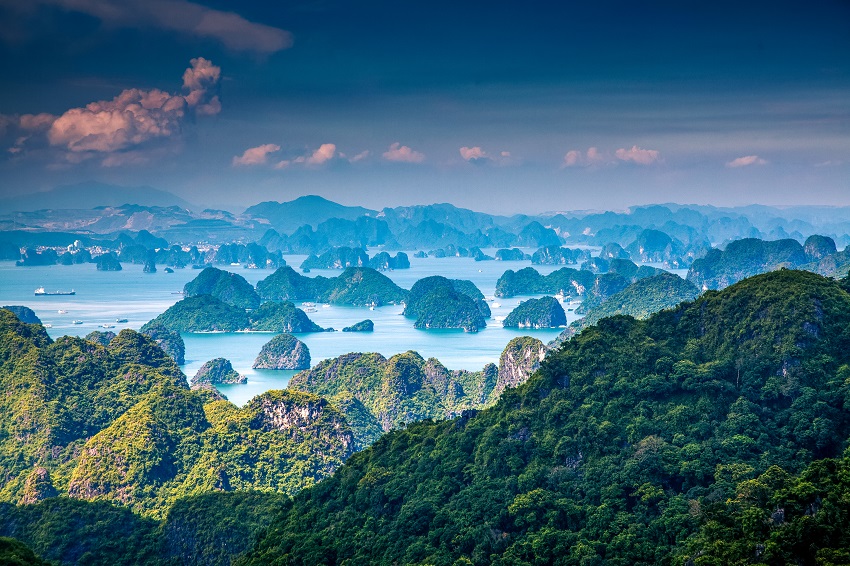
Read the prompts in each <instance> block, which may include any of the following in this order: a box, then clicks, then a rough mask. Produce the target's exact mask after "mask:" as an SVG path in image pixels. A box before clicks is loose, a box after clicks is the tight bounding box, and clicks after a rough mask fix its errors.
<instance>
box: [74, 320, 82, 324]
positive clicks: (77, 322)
mask: <svg viewBox="0 0 850 566" xmlns="http://www.w3.org/2000/svg"><path fill="white" fill-rule="evenodd" d="M82 323H83V321H82V320H75V321H74V324H82Z"/></svg>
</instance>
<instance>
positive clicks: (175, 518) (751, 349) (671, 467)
mask: <svg viewBox="0 0 850 566" xmlns="http://www.w3.org/2000/svg"><path fill="white" fill-rule="evenodd" d="M849 293H850V279H848V278H846V279H844V280H843V281H841V282H835V281H833V280H829V279H825V278H823V277H821V276H819V275H816V274H812V273H807V272H798V271H788V270H783V271H776V272H772V273H769V274H765V275H760V276H757V277H752V278H750V279H746V280H744V281H742V282H740V283H737V284H735V285H732V286H730V287H728V288H726V289H724V290H723V291H710V292H707V293H705V294H704V295H703V296H702V297H700V298H698V299H697V300H695V301H694V302H691V303H686V304H684V305H682V306H680V307H678V308H675V309H671V310H666V311H663V312H661V313H659V314H656V315H653V316H651V317H649V318H648V319H647V320H643V321H641V320H635V319H634V318H631V317H627V316H615V317H611V318H606V319H603V320H601V321H600V322H599V323H598V324H597V325H596V326H593V327H590V328H587V329H585V330H584V331H583V332H582V333H581V334H579V335H578V336H576V337H575V338H573V339H572V340H570V341H569V342H567V343H565V344H564V345H563V346H562V347H561V348H560V349H558V350H556V351H553V352H550V353H549V354H548V356H547V357H546V358H545V360H544V361H543V363H542V366H541V367H540V370H539V371H538V372H537V373H536V374H535V375H534V376H533V377H532V378H531V379H530V380H529V381H528V382H527V383H525V384H523V385H520V386H518V387H516V388H509V389H506V390H505V391H504V392H503V394H502V396H501V398H500V399H499V401H498V402H497V403H496V404H495V405H494V406H492V407H491V408H488V409H485V410H482V411H480V412H476V411H467V412H464V413H462V414H461V416H460V417H458V418H456V419H454V420H450V421H442V422H432V421H423V422H419V423H414V424H408V425H407V426H406V427H405V428H404V429H403V430H394V431H392V432H389V433H387V434H385V435H384V436H382V437H381V438H380V439H379V440H377V442H375V443H374V444H373V445H372V446H371V447H370V448H368V449H366V450H364V451H362V452H359V453H356V454H354V455H353V456H351V457H350V458H349V459H348V461H347V463H346V464H345V465H343V466H342V467H341V468H339V469H338V470H337V471H336V473H335V474H333V476H331V477H330V478H328V479H326V480H324V481H322V482H320V483H318V484H316V485H314V486H313V487H310V488H308V489H304V490H302V491H300V492H299V493H298V494H296V495H295V496H294V497H293V498H291V499H288V498H283V497H281V496H276V497H278V498H279V499H277V500H271V499H266V497H270V496H266V495H263V494H257V493H255V492H245V493H227V494H222V493H208V494H206V495H195V496H189V497H187V498H183V499H177V500H175V501H174V502H173V503H172V506H171V507H170V509H171V510H170V511H169V512H168V515H167V517H166V518H165V519H164V520H161V521H160V522H158V523H157V522H155V521H151V520H149V519H143V518H140V517H139V516H138V515H135V514H133V513H131V512H130V510H128V509H126V508H120V507H115V506H113V505H110V504H108V503H106V502H94V503H92V502H84V501H77V500H74V499H69V498H62V497H60V498H49V499H46V500H44V501H41V502H40V503H37V504H33V505H22V506H18V507H16V506H13V505H0V535H2V536H9V537H13V538H15V539H17V540H19V541H21V542H23V543H24V544H26V545H27V546H29V547H30V548H32V549H33V550H35V551H36V553H37V554H39V555H40V556H42V557H44V558H47V559H50V560H57V561H61V562H62V563H65V564H72V563H89V564H127V563H137V564H152V565H153V564H156V565H164V564H226V563H228V561H229V560H230V559H231V558H232V557H236V563H237V564H240V565H242V566H248V565H254V564H256V565H259V564H263V565H265V564H292V565H298V564H305V565H306V564H310V565H315V564H388V565H389V564H422V565H425V564H433V565H469V564H482V565H483V564H497V565H508V564H510V565H532V564H533V565H538V564H540V565H542V564H582V565H586V564H614V565H620V564H622V565H626V564H629V565H631V564H671V565H674V564H676V565H683V566H684V565H691V564H693V565H725V564H771V565H773V564H776V565H779V564H805V565H808V564H811V565H815V564H823V565H828V564H836V565H837V564H847V563H848V562H850V553H848V548H850V449H848V438H850V294H849ZM3 316H5V314H4V313H2V312H0V317H3ZM0 321H3V322H5V323H7V324H12V325H13V326H14V332H11V333H10V332H8V328H4V334H3V336H4V339H3V341H2V342H0V345H2V349H0V355H2V358H0V359H2V360H3V364H4V365H3V368H2V369H3V375H4V376H6V375H8V370H9V367H10V366H9V365H8V364H13V365H14V364H15V363H20V362H17V361H15V360H20V359H23V358H28V357H29V358H33V357H34V356H36V357H37V356H39V355H41V351H42V350H49V349H50V348H51V344H50V340H49V338H47V336H46V335H45V334H44V332H43V330H41V329H40V327H38V326H36V325H24V324H21V323H20V322H17V319H14V320H12V319H9V320H6V318H0ZM122 336H123V339H125V340H126V339H127V338H131V337H132V335H130V334H127V335H125V333H124V332H122V334H121V335H119V337H118V338H116V339H114V340H113V341H115V340H119V343H118V344H116V345H120V344H121V342H120V341H121V340H122ZM57 344H59V342H57ZM110 344H111V345H110V350H111V349H112V348H113V346H112V343H110ZM92 347H93V348H95V351H100V350H98V348H100V347H98V346H92ZM133 352H135V349H133V348H127V349H126V350H125V358H126V359H127V360H136V361H137V362H138V359H137V358H138V357H139V356H138V355H135V354H133ZM72 359H75V357H74V356H72ZM124 363H131V362H130V361H127V362H124ZM48 369H49V364H48ZM139 371H140V370H139ZM16 375H17V374H16ZM53 375H57V372H56V371H55V370H54V371H53ZM358 375H360V374H358V372H356V371H354V372H352V373H351V376H352V379H354V378H356V377H357V376H358ZM57 382H58V383H60V384H61V383H62V380H61V379H58V380H57ZM32 384H33V386H36V385H37V382H32ZM4 385H5V384H4ZM40 390H41V391H44V390H45V388H44V386H41V389H40ZM188 393H189V392H187V393H186V394H188ZM197 394H198V395H202V393H201V392H199V393H197ZM285 394H286V393H285V392H283V393H281V392H279V393H274V394H270V395H269V396H268V398H266V399H258V400H255V402H252V403H251V404H249V406H248V407H246V408H245V410H246V411H249V413H248V414H249V415H252V416H250V417H248V420H250V422H251V423H252V426H253V427H255V428H257V429H259V430H265V429H266V428H268V427H271V426H273V425H274V423H275V422H280V420H281V419H280V417H282V416H283V415H280V414H279V413H276V412H275V411H273V410H267V409H269V408H271V407H272V406H274V403H275V402H276V401H278V400H279V399H277V396H280V395H285ZM289 394H294V393H289ZM206 395H207V397H204V399H205V400H206V403H205V404H204V406H203V408H204V412H205V414H206V415H207V418H208V420H209V422H210V424H212V425H213V426H217V425H216V423H222V422H224V421H227V420H228V419H230V421H229V422H231V423H234V422H236V421H238V419H235V420H234V419H233V416H234V415H235V412H237V411H239V410H238V409H236V408H234V407H232V405H229V404H228V403H227V402H225V401H215V400H213V399H212V397H211V396H210V394H206ZM301 395H304V394H301ZM51 398H53V397H51ZM148 402H149V403H150V402H152V401H150V400H149V401H148ZM29 403H32V402H31V401H30V402H29ZM301 403H302V404H301V405H299V406H300V407H301V409H299V410H298V411H295V413H294V414H303V413H304V412H305V411H306V412H307V413H309V412H310V411H316V410H319V409H321V410H326V411H327V414H326V418H324V419H322V420H321V423H322V424H321V425H319V426H318V429H319V430H320V431H325V433H326V434H330V433H331V432H332V431H339V427H340V426H341V423H342V422H343V419H342V417H341V415H339V414H338V413H336V411H335V410H334V409H333V408H332V407H330V406H328V405H322V403H321V400H320V399H319V398H318V397H312V396H309V397H307V398H302V400H301ZM305 403H306V404H305ZM32 406H35V405H32ZM54 406H55V405H54ZM184 406H185V401H184ZM21 408H22V407H15V409H16V411H11V410H10V409H11V407H3V409H4V412H3V413H2V414H5V415H10V414H20V413H19V412H17V411H19V410H20V409H21ZM342 412H345V411H344V410H343V411H342ZM276 414H277V416H276ZM287 418H292V417H287ZM187 424H188V423H187ZM18 426H19V427H20V426H22V425H21V424H20V423H19V424H18ZM190 426H191V425H190ZM231 426H232V425H231ZM3 430H4V436H3V438H4V439H5V440H4V444H3V445H2V447H3V449H4V453H7V452H6V451H7V450H8V449H9V448H10V447H14V445H15V443H16V442H18V443H19V442H20V438H21V436H20V432H21V429H18V430H17V433H18V437H17V439H18V440H13V437H12V436H11V435H9V433H8V432H7V431H10V430H12V428H11V427H10V426H9V425H8V424H6V425H5V426H4V429H3ZM239 430H241V429H238V428H236V429H235V430H234V432H235V433H236V436H237V437H238V436H239V435H240V434H244V433H240V432H237V431H239ZM234 438H235V437H234ZM347 438H349V441H350V442H354V437H353V436H348V437H347ZM48 445H49V443H48ZM112 445H113V446H114V443H113V444H112ZM238 446H239V445H238V444H230V445H229V447H228V449H227V450H224V451H222V452H219V453H218V456H217V457H218V458H221V457H224V455H228V454H230V455H234V454H239V453H240V451H241V450H243V449H242V448H238ZM36 452H37V453H40V454H42V455H44V454H46V453H49V452H50V451H49V450H48V451H45V450H41V451H40V452H39V451H38V450H36ZM26 457H27V456H26V455H25V454H24V455H22V456H21V457H19V459H22V458H26ZM14 461H15V460H14V459H13V460H9V459H6V460H4V462H3V465H4V469H5V467H8V466H10V465H11V464H10V462H12V463H13V462H14ZM211 464H212V462H210V463H208V464H207V468H206V469H209V470H215V469H216V468H215V466H214V465H211ZM246 469H251V470H255V469H257V468H256V466H252V467H250V468H244V469H243V470H246ZM23 471H24V469H22V472H23ZM226 477H227V478H228V479H230V480H231V481H232V478H233V477H236V476H231V475H230V474H227V476H226ZM210 479H211V480H213V481H211V482H210V485H209V486H208V489H215V486H214V480H215V479H216V478H210ZM217 479H218V480H221V479H223V478H222V477H221V476H219V477H218V478H217ZM24 480H29V482H28V487H27V488H26V489H24V486H23V485H21V490H22V491H27V490H29V491H31V492H39V491H41V492H43V493H44V492H49V489H46V487H45V486H44V485H43V483H44V482H43V474H39V473H37V470H33V469H32V468H31V467H29V468H27V473H26V477H25V478H24ZM23 483H26V481H24V482H23ZM53 483H54V484H56V487H57V491H61V487H62V486H61V485H60V483H61V482H58V481H56V480H53ZM72 517H73V520H71V518H72ZM119 517H120V519H119ZM111 526H114V527H111ZM112 528H114V529H115V530H114V531H113V530H111V529H112ZM106 533H109V534H106ZM228 537H231V538H228ZM230 545H232V547H233V549H234V550H233V551H232V553H229V551H228V552H224V551H222V549H223V548H230ZM246 549H250V550H247V551H246ZM83 552H85V553H87V554H85V556H86V560H85V561H82V560H81V559H80V557H81V556H82V554H81V553H83ZM246 552H247V554H246ZM131 554H132V555H133V556H134V557H135V561H134V562H129V561H128V558H127V557H128V556H129V555H131Z"/></svg>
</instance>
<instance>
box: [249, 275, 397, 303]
mask: <svg viewBox="0 0 850 566" xmlns="http://www.w3.org/2000/svg"><path fill="white" fill-rule="evenodd" d="M257 291H258V292H259V294H260V296H261V297H262V298H263V299H266V300H277V301H281V300H301V301H315V302H322V303H335V304H340V305H352V306H365V305H371V304H374V305H385V304H397V303H401V302H402V301H404V300H405V299H406V298H407V291H406V290H404V289H402V288H401V287H399V286H398V285H396V284H395V283H393V281H392V280H391V279H390V278H389V277H387V276H386V275H384V274H382V273H379V272H377V271H375V270H374V269H371V268H368V267H349V268H346V269H345V271H343V272H342V273H341V274H340V275H338V276H337V277H330V278H328V277H322V276H318V277H305V276H303V275H301V274H299V273H297V272H296V271H295V270H294V269H292V268H291V267H288V266H287V267H281V268H279V269H277V270H276V271H275V272H274V273H272V274H271V275H269V276H268V277H267V278H265V279H263V280H262V281H259V282H257Z"/></svg>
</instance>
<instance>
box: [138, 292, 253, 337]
mask: <svg viewBox="0 0 850 566" xmlns="http://www.w3.org/2000/svg"><path fill="white" fill-rule="evenodd" d="M250 324H251V323H250V322H249V320H248V315H247V314H246V313H245V309H244V308H240V307H234V306H233V305H230V304H228V303H225V302H224V301H222V300H220V299H216V298H215V297H213V296H212V295H198V296H195V297H186V298H185V299H182V300H180V301H178V302H177V303H175V304H173V305H171V306H170V307H168V309H167V310H166V311H165V312H164V313H162V314H161V315H159V316H157V317H156V318H155V319H153V320H151V321H150V322H148V323H147V324H145V325H144V326H142V328H141V331H142V332H144V333H147V332H148V330H150V329H151V328H152V327H154V326H157V325H161V326H164V327H165V328H167V329H168V330H173V331H175V332H236V331H237V330H245V329H247V328H249V327H250Z"/></svg>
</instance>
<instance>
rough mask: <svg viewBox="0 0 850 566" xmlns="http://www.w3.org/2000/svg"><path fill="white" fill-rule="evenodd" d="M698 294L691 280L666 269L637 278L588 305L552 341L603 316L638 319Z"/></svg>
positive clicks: (570, 334) (691, 299) (556, 344)
mask: <svg viewBox="0 0 850 566" xmlns="http://www.w3.org/2000/svg"><path fill="white" fill-rule="evenodd" d="M698 296H699V290H698V289H697V288H696V287H695V286H694V284H693V283H691V282H689V281H686V280H685V279H682V278H681V277H679V276H678V275H674V274H672V273H668V272H666V271H664V272H662V273H659V274H658V275H654V276H652V277H646V278H644V279H638V280H637V281H635V282H634V283H632V284H631V285H629V286H628V287H626V288H625V289H623V290H622V291H620V292H619V293H617V294H615V295H612V296H610V297H608V299H606V300H605V301H603V302H602V303H600V304H598V305H596V306H594V307H591V308H590V309H588V310H587V314H585V316H584V318H581V319H579V320H576V321H575V322H573V323H572V324H570V325H569V327H568V328H567V329H566V330H564V331H563V332H562V333H561V334H560V335H559V336H558V337H557V338H556V339H555V340H554V343H553V344H552V345H553V346H558V345H560V344H561V343H562V342H564V341H565V340H569V339H570V338H572V337H573V336H575V335H576V334H578V333H579V332H581V331H582V330H584V329H585V328H587V327H588V326H593V325H594V324H597V323H598V322H599V321H600V320H602V319H603V318H607V317H609V316H615V315H627V316H633V317H635V318H637V319H639V320H642V319H646V318H649V316H650V315H652V314H655V313H657V312H659V311H662V310H664V309H671V308H673V307H675V306H676V305H678V304H679V303H683V302H685V301H693V300H694V299H696V298H697V297H698Z"/></svg>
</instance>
